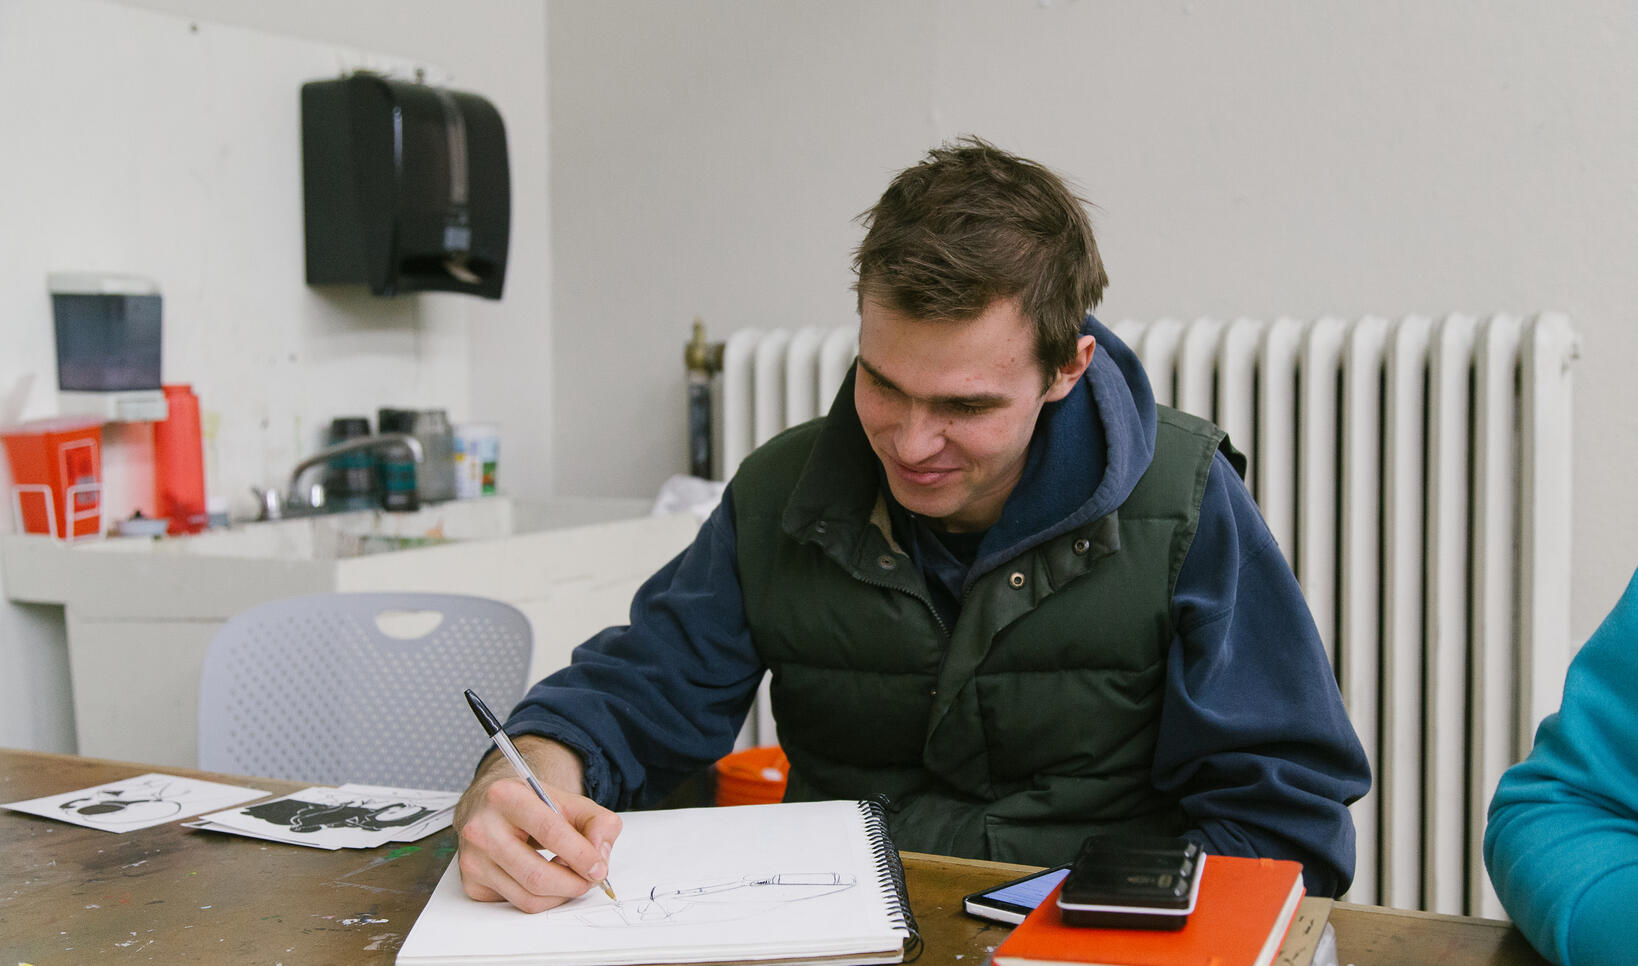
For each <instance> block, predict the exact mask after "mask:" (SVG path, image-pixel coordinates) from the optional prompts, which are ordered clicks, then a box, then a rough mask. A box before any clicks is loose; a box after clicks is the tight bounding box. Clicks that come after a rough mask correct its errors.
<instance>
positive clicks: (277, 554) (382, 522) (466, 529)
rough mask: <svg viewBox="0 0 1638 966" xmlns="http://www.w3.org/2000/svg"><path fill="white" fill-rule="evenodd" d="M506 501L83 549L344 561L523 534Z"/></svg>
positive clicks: (354, 513)
mask: <svg viewBox="0 0 1638 966" xmlns="http://www.w3.org/2000/svg"><path fill="white" fill-rule="evenodd" d="M514 516H515V515H514V513H513V504H512V501H511V500H510V499H508V498H506V497H485V498H482V499H476V500H452V501H450V502H448V503H436V504H429V505H427V506H424V507H422V508H421V509H419V510H416V511H413V512H408V513H400V512H394V513H389V512H387V511H385V510H351V511H346V512H341V513H325V514H313V515H309V516H302V517H290V518H287V519H283V520H264V521H257V522H253V523H240V524H236V525H234V526H232V527H225V528H222V529H218V530H207V531H205V532H204V533H198V534H193V535H191V536H183V537H163V538H159V539H151V538H140V537H139V538H117V537H116V538H109V539H107V540H104V541H98V542H92V543H85V544H80V545H78V547H77V549H78V548H79V547H83V548H84V549H85V550H87V551H89V552H103V553H138V554H150V555H156V556H163V555H177V556H189V557H239V558H256V559H263V560H341V559H345V558H348V557H361V556H365V555H368V554H377V553H392V552H397V551H401V550H412V549H417V548H421V547H430V546H437V545H439V544H443V543H448V542H450V541H454V540H495V539H499V538H502V537H507V536H511V535H512V534H514V533H515V532H517V530H516V527H515V525H514Z"/></svg>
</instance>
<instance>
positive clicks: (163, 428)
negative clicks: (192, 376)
mask: <svg viewBox="0 0 1638 966" xmlns="http://www.w3.org/2000/svg"><path fill="white" fill-rule="evenodd" d="M162 388H163V389H164V391H165V405H166V408H167V415H166V417H165V419H164V420H162V421H161V422H157V423H155V424H154V500H155V502H156V503H157V504H158V507H157V509H158V515H159V516H161V517H168V518H169V519H170V524H169V526H167V527H166V530H165V532H167V533H169V534H171V535H173V536H174V535H176V534H182V533H198V532H199V531H201V530H203V529H205V527H207V526H209V525H210V514H209V512H208V511H207V510H206V508H205V450H204V443H203V441H202V440H201V438H200V432H199V397H198V396H196V395H195V394H194V392H193V387H192V386H190V385H188V384H186V383H176V384H171V385H166V386H163V387H162Z"/></svg>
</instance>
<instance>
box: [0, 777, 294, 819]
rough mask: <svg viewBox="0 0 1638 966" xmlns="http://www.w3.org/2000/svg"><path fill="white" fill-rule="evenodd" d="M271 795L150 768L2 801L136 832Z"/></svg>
mask: <svg viewBox="0 0 1638 966" xmlns="http://www.w3.org/2000/svg"><path fill="white" fill-rule="evenodd" d="M266 795H267V792H264V791H262V790H260V789H256V788H245V787H243V786H240V785H224V784H221V783H220V782H208V781H204V780H202V779H198V778H181V777H178V776H176V775H164V774H160V773H159V772H149V773H148V774H146V775H138V776H136V777H135V778H125V779H121V780H120V781H117V782H108V783H107V784H103V785H94V786H92V787H90V788H81V789H77V790H75V791H72V792H63V793H61V794H58V795H47V796H45V797H43V798H31V799H29V800H27V801H23V802H11V803H10V804H7V805H3V806H0V808H9V809H12V810H13V811H18V812H27V813H29V814H30V815H43V816H45V817H46V818H54V819H57V820H59V821H63V822H71V823H73V824H75V825H83V826H85V827H86V828H100V829H102V830H104V831H108V832H130V831H134V830H136V829H139V828H152V827H153V826H155V825H164V824H165V823H166V822H174V821H177V820H178V819H183V818H188V817H190V816H194V815H198V814H199V813H201V812H208V811H211V810H212V809H217V808H226V807H228V806H230V805H237V804H239V803H241V802H248V801H250V800H251V799H253V798H262V797H264V796H266Z"/></svg>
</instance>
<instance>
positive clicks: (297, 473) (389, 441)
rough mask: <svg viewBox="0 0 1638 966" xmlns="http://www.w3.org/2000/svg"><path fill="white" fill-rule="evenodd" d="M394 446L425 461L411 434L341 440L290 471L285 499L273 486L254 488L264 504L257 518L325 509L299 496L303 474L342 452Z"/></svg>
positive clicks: (388, 434) (274, 517) (309, 457)
mask: <svg viewBox="0 0 1638 966" xmlns="http://www.w3.org/2000/svg"><path fill="white" fill-rule="evenodd" d="M392 447H400V448H402V449H407V450H409V454H410V456H411V458H413V459H414V460H415V462H417V463H422V462H425V461H426V453H425V451H423V450H422V449H421V441H420V440H418V439H416V438H415V437H414V436H413V435H411V434H409V433H378V434H377V435H374V436H355V437H353V438H352V439H345V440H342V441H341V442H339V443H335V444H332V445H330V446H326V447H324V448H323V449H321V450H319V451H318V452H316V453H313V454H312V455H311V456H307V457H305V458H304V459H302V461H301V462H299V463H297V464H296V466H295V468H294V469H292V470H291V471H290V483H289V484H288V486H287V487H286V493H285V495H284V496H283V497H282V498H281V497H280V495H279V491H278V490H276V489H273V488H272V487H269V488H268V489H266V490H260V489H256V488H255V487H252V488H251V489H252V490H254V491H255V493H256V497H257V499H258V500H260V501H261V506H262V508H261V514H260V515H259V516H258V517H257V519H259V520H277V519H279V518H280V517H282V516H284V515H285V512H286V511H287V510H294V509H301V510H303V511H311V510H314V509H316V508H318V507H320V506H322V505H323V497H322V496H320V497H318V498H317V499H314V498H312V497H309V498H307V499H305V500H304V499H302V498H300V497H299V496H298V494H299V493H300V490H299V489H298V488H299V487H300V485H301V477H302V474H304V473H306V472H307V471H308V470H310V469H312V468H313V467H315V466H318V465H319V464H321V463H325V462H327V461H329V460H330V459H331V458H332V457H335V456H340V455H342V454H343V453H355V452H357V451H359V450H364V449H390V448H392Z"/></svg>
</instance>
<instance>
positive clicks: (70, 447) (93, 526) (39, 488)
mask: <svg viewBox="0 0 1638 966" xmlns="http://www.w3.org/2000/svg"><path fill="white" fill-rule="evenodd" d="M0 440H3V441H4V442H5V447H6V459H7V461H8V462H10V464H11V480H12V487H11V489H10V490H9V491H8V493H9V497H10V498H9V499H8V501H7V502H8V503H10V505H11V506H12V508H13V510H14V511H15V513H16V514H17V525H18V527H19V528H21V530H22V532H24V533H44V534H49V535H50V536H54V537H64V538H67V539H77V538H80V537H94V536H96V535H97V533H98V532H99V530H100V529H101V526H102V424H101V423H100V422H98V421H96V420H94V419H86V418H84V417H80V416H53V417H49V418H46V419H32V420H29V421H28V422H24V423H18V424H17V425H15V426H9V427H7V428H6V429H4V430H0Z"/></svg>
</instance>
